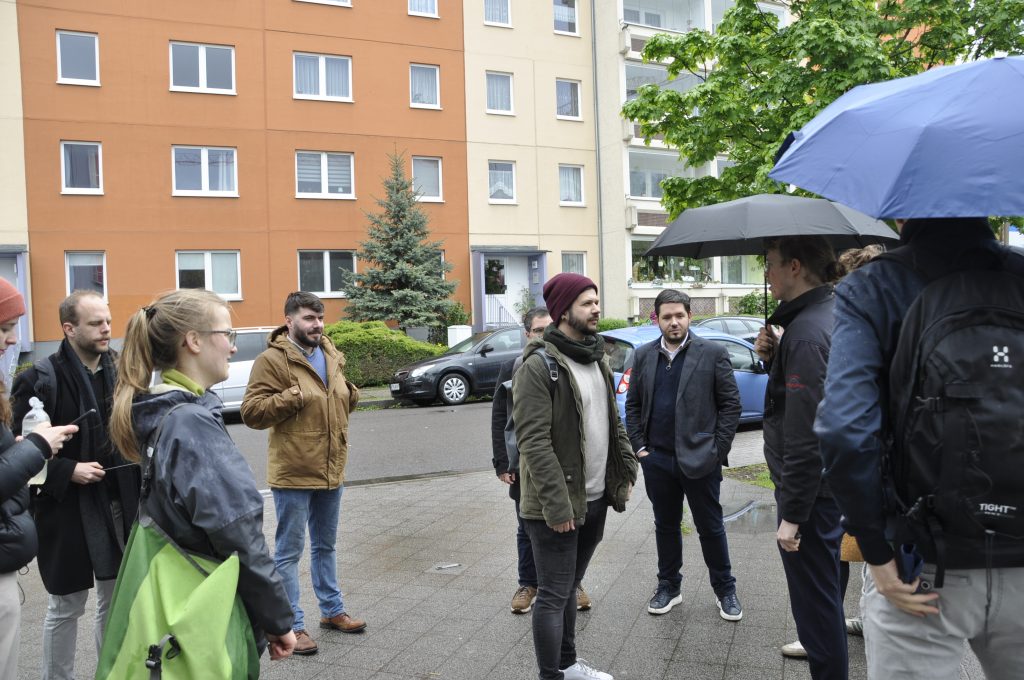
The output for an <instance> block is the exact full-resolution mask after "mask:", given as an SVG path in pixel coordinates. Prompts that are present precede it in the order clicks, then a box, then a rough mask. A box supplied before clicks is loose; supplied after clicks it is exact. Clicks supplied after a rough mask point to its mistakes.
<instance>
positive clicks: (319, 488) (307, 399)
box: [242, 293, 366, 655]
mask: <svg viewBox="0 0 1024 680" xmlns="http://www.w3.org/2000/svg"><path fill="white" fill-rule="evenodd" d="M284 314H285V325H284V326H281V327H280V328H278V329H277V330H275V331H274V332H273V333H271V334H270V340H269V342H268V343H267V349H266V350H265V351H264V352H263V353H262V354H260V355H259V356H258V357H257V358H256V361H255V363H254V364H253V367H252V374H251V376H250V377H249V387H248V388H247V389H246V391H245V398H244V399H243V400H242V420H244V421H245V424H246V425H248V426H249V427H252V428H255V429H257V430H263V429H267V428H270V447H269V451H268V456H267V459H268V460H267V482H268V484H269V485H270V490H271V492H272V493H273V495H274V508H275V510H276V512H277V534H276V536H275V550H274V562H275V564H276V566H277V570H278V571H279V572H280V573H281V578H282V580H283V581H284V587H285V590H286V591H287V593H288V599H289V600H290V601H291V605H292V610H293V611H294V613H295V625H294V628H293V629H294V631H295V637H296V639H297V641H296V645H295V653H296V654H301V655H311V654H316V652H317V645H316V642H315V641H314V640H313V638H311V637H310V636H309V633H307V632H306V626H305V622H304V617H303V612H302V607H300V606H299V578H298V563H299V558H300V557H301V555H302V549H303V543H304V542H305V538H306V527H307V526H308V527H309V543H310V546H309V552H310V576H311V577H312V581H313V591H314V592H315V593H316V598H317V601H318V602H319V604H320V627H321V628H328V629H333V630H340V631H341V632H343V633H358V632H361V631H362V630H364V629H365V628H366V622H365V621H362V620H360V619H357V618H353V617H352V616H349V615H348V614H347V613H346V612H345V604H344V602H343V601H342V594H341V590H340V589H339V588H338V575H337V559H336V557H335V542H336V538H337V534H338V514H339V511H340V509H341V492H342V490H343V489H344V481H345V461H346V458H347V456H348V415H349V413H351V412H352V410H353V409H354V408H355V406H356V402H358V401H359V390H358V389H357V388H356V386H355V385H353V384H352V383H350V382H349V381H347V380H345V375H344V374H343V373H342V368H343V367H344V366H345V357H344V355H343V354H342V353H341V352H339V351H338V350H337V349H336V348H335V347H334V344H333V343H332V342H331V341H330V339H328V338H327V337H326V336H324V334H323V330H324V305H323V303H322V302H321V301H320V298H318V297H317V296H316V295H313V294H312V293H292V294H291V295H289V296H288V299H287V300H286V301H285V304H284Z"/></svg>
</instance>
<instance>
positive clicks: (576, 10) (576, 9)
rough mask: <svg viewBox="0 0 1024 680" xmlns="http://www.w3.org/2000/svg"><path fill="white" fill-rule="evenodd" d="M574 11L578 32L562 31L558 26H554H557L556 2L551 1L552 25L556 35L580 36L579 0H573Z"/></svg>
mask: <svg viewBox="0 0 1024 680" xmlns="http://www.w3.org/2000/svg"><path fill="white" fill-rule="evenodd" d="M572 12H573V16H575V17H576V32H575V33H573V32H572V31H560V30H558V29H557V28H554V26H555V4H554V2H552V3H551V27H552V29H553V30H554V32H555V34H556V35H571V36H574V37H577V38H578V37H580V4H579V0H573V2H572Z"/></svg>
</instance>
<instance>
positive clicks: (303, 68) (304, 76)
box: [295, 54, 320, 95]
mask: <svg viewBox="0 0 1024 680" xmlns="http://www.w3.org/2000/svg"><path fill="white" fill-rule="evenodd" d="M295 94H310V95H318V94H320V59H319V58H318V57H311V56H308V55H305V54H296V55H295Z"/></svg>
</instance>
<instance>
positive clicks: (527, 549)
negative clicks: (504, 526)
mask: <svg viewBox="0 0 1024 680" xmlns="http://www.w3.org/2000/svg"><path fill="white" fill-rule="evenodd" d="M516 520H518V521H519V529H517V530H516V547H518V548H519V585H521V586H530V587H532V588H536V587H537V566H536V565H535V564H534V563H533V546H532V545H530V536H529V535H528V534H527V533H526V526H525V525H524V524H523V522H525V521H526V520H524V519H523V518H522V517H520V516H519V500H518V499H516Z"/></svg>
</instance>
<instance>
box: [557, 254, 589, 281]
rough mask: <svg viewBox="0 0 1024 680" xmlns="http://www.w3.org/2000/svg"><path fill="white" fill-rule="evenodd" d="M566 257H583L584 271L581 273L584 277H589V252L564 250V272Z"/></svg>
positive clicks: (563, 269)
mask: <svg viewBox="0 0 1024 680" xmlns="http://www.w3.org/2000/svg"><path fill="white" fill-rule="evenodd" d="M566 255H580V256H582V257H583V271H582V272H579V273H580V274H582V275H583V276H586V275H587V251H585V250H563V251H562V271H563V272H564V271H565V256H566Z"/></svg>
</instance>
